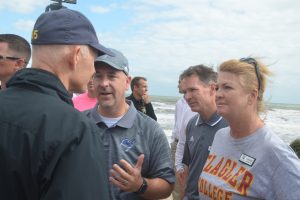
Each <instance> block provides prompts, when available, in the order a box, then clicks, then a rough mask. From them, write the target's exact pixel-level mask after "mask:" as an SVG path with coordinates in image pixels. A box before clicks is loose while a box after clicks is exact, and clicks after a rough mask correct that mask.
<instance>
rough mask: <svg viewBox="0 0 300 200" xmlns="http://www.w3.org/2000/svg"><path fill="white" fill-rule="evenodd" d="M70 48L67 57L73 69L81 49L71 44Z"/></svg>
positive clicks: (77, 61)
mask: <svg viewBox="0 0 300 200" xmlns="http://www.w3.org/2000/svg"><path fill="white" fill-rule="evenodd" d="M70 48H71V49H70V53H69V56H68V58H67V59H68V61H69V65H70V67H71V69H72V70H74V69H76V66H77V65H78V63H79V60H80V56H81V51H82V49H81V47H80V46H78V45H75V46H72V47H70Z"/></svg>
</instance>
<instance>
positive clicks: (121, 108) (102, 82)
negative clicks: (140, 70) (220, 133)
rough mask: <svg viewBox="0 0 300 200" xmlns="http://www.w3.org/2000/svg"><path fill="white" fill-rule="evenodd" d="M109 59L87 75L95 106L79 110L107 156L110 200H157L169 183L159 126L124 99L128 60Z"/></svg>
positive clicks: (168, 165)
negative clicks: (92, 125)
mask: <svg viewBox="0 0 300 200" xmlns="http://www.w3.org/2000/svg"><path fill="white" fill-rule="evenodd" d="M111 51H112V52H113V53H114V54H115V56H109V55H103V56H100V57H98V58H97V59H96V61H95V69H96V73H95V75H94V76H93V81H94V87H95V90H96V94H97V100H98V104H97V105H96V106H95V107H94V108H93V109H91V110H88V111H85V113H86V115H87V116H88V117H89V118H91V119H92V120H93V121H94V122H95V123H96V124H97V125H98V127H99V134H100V136H101V138H102V139H103V142H104V152H105V154H106V155H107V160H106V162H107V164H108V169H107V172H108V173H109V174H110V177H109V180H110V182H111V185H110V199H111V200H118V199H122V200H138V199H161V198H166V197H168V196H169V195H170V194H171V191H172V189H173V186H174V182H175V175H174V171H173V167H172V161H171V156H170V148H169V144H168V141H167V138H166V136H165V134H164V131H163V130H162V128H161V127H160V126H159V124H158V123H157V122H156V121H154V120H151V119H150V117H148V116H147V115H145V114H144V113H142V112H138V111H137V110H136V108H135V107H134V105H133V102H132V101H130V100H126V98H125V92H126V91H127V90H128V89H129V87H130V80H131V77H130V76H129V68H128V61H127V59H126V58H125V57H124V55H123V54H122V53H121V52H119V51H117V50H114V49H111Z"/></svg>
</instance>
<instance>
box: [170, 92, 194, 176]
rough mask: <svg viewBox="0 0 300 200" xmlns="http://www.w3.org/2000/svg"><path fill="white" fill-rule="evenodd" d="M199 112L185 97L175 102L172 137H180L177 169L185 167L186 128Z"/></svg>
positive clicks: (177, 150) (176, 157)
mask: <svg viewBox="0 0 300 200" xmlns="http://www.w3.org/2000/svg"><path fill="white" fill-rule="evenodd" d="M195 114H197V113H195V112H193V111H191V108H190V106H189V105H188V104H187V102H186V101H185V99H184V98H183V97H181V98H180V99H179V100H178V101H177V102H176V104H175V124H174V128H173V131H172V139H173V140H174V139H178V140H179V141H178V144H177V148H176V153H175V167H176V171H178V170H180V169H181V168H183V164H182V157H183V151H184V145H185V138H186V137H185V128H186V125H187V124H188V122H189V121H190V119H191V118H192V117H193V116H194V115H195Z"/></svg>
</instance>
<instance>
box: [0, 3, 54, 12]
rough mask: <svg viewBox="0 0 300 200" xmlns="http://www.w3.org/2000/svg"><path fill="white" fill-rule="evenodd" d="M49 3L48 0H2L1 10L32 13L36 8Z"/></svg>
mask: <svg viewBox="0 0 300 200" xmlns="http://www.w3.org/2000/svg"><path fill="white" fill-rule="evenodd" d="M47 4H49V1H48V0H38V1H37V0H22V1H20V0H0V10H3V9H5V10H6V11H7V10H9V11H14V12H17V13H31V12H33V11H34V10H35V9H36V8H38V7H41V6H45V5H47Z"/></svg>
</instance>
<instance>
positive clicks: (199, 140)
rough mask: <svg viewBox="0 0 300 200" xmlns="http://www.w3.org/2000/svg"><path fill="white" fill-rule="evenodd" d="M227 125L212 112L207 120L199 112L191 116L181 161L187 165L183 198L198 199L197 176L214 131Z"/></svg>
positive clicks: (204, 160)
mask: <svg viewBox="0 0 300 200" xmlns="http://www.w3.org/2000/svg"><path fill="white" fill-rule="evenodd" d="M226 126H227V122H226V121H225V120H224V118H222V117H221V116H219V115H218V114H217V113H214V114H213V115H212V116H211V118H210V119H209V120H208V121H206V122H205V121H203V120H202V119H201V117H200V116H199V114H197V115H196V116H194V117H192V119H191V120H190V121H189V123H188V125H187V127H186V143H185V149H184V154H183V163H184V164H185V165H187V166H188V167H189V174H188V179H187V183H186V188H185V197H184V200H194V199H195V200H196V199H197V200H198V199H199V194H198V190H197V185H198V184H197V183H198V178H199V176H200V174H201V171H202V169H203V166H204V164H205V162H206V159H207V156H208V154H209V148H210V146H211V144H212V142H213V140H214V137H215V134H216V132H217V131H218V130H219V129H221V128H224V127H226Z"/></svg>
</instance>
